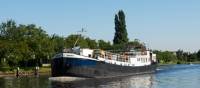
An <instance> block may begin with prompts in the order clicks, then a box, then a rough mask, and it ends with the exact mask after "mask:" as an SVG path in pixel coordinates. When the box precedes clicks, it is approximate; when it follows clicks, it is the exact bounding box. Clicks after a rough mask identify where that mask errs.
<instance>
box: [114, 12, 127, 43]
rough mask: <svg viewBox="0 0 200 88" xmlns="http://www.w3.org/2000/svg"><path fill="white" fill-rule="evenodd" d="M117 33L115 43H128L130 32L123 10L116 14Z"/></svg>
mask: <svg viewBox="0 0 200 88" xmlns="http://www.w3.org/2000/svg"><path fill="white" fill-rule="evenodd" d="M114 21H115V35H114V39H113V43H114V45H117V44H120V45H121V44H122V45H123V44H126V43H128V40H129V39H128V37H127V36H128V34H127V30H126V21H125V14H124V12H123V11H122V10H120V11H119V12H118V14H116V15H115V20H114Z"/></svg>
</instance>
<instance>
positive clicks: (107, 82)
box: [0, 64, 200, 88]
mask: <svg viewBox="0 0 200 88" xmlns="http://www.w3.org/2000/svg"><path fill="white" fill-rule="evenodd" d="M51 79H53V78H50V79H49V77H48V76H42V77H39V78H36V77H24V78H15V77H4V78H0V88H200V64H190V65H167V66H160V67H158V68H157V72H156V73H155V74H145V75H137V76H128V77H118V78H106V79H105V78H104V79H85V80H79V81H72V82H67V81H53V80H51Z"/></svg>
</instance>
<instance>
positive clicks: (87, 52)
mask: <svg viewBox="0 0 200 88" xmlns="http://www.w3.org/2000/svg"><path fill="white" fill-rule="evenodd" d="M55 57H70V58H82V59H90V60H96V61H104V62H106V63H110V64H116V65H121V66H146V65H151V63H153V62H156V54H153V53H152V52H151V51H149V50H146V51H143V52H141V51H129V52H121V53H119V54H116V53H111V52H107V51H103V50H99V49H96V50H95V49H94V50H93V49H88V48H85V49H79V50H75V52H73V53H69V52H68V53H67V52H65V53H61V54H59V55H56V56H55Z"/></svg>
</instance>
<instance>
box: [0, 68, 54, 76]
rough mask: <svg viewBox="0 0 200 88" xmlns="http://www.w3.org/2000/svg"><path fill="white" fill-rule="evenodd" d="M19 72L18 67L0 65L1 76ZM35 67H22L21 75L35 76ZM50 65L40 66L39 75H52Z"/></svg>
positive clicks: (13, 74)
mask: <svg viewBox="0 0 200 88" xmlns="http://www.w3.org/2000/svg"><path fill="white" fill-rule="evenodd" d="M16 72H17V69H16V67H0V77H4V76H15V75H16ZM34 72H35V70H34V67H20V69H19V75H20V76H34ZM50 74H51V68H50V67H40V68H39V75H50Z"/></svg>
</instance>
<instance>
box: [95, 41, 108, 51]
mask: <svg viewBox="0 0 200 88" xmlns="http://www.w3.org/2000/svg"><path fill="white" fill-rule="evenodd" d="M98 45H99V48H100V49H104V50H110V49H111V44H110V42H106V41H104V40H99V41H98Z"/></svg>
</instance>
